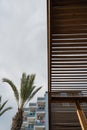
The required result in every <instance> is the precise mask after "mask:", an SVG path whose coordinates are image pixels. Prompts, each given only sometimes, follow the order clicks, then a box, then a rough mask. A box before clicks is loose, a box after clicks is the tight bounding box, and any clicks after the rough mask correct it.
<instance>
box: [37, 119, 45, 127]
mask: <svg viewBox="0 0 87 130" xmlns="http://www.w3.org/2000/svg"><path fill="white" fill-rule="evenodd" d="M35 126H43V127H45V121H44V120H37V121H36V122H35Z"/></svg>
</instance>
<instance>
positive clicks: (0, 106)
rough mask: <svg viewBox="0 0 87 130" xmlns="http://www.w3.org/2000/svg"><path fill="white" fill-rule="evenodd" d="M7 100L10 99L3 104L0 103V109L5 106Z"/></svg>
mask: <svg viewBox="0 0 87 130" xmlns="http://www.w3.org/2000/svg"><path fill="white" fill-rule="evenodd" d="M7 102H8V100H6V101H5V102H4V103H3V104H2V105H0V111H1V110H2V109H3V108H4V106H5V105H6V103H7Z"/></svg>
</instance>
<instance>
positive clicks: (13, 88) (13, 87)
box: [3, 78, 19, 104]
mask: <svg viewBox="0 0 87 130" xmlns="http://www.w3.org/2000/svg"><path fill="white" fill-rule="evenodd" d="M3 82H6V83H8V84H9V85H10V87H11V88H12V90H13V92H14V96H15V98H16V101H17V104H19V93H18V90H17V87H16V86H15V85H14V83H13V82H12V81H11V80H9V79H7V78H3Z"/></svg>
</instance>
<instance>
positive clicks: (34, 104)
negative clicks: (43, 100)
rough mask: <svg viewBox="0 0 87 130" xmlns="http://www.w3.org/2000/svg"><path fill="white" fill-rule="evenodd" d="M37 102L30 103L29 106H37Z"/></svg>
mask: <svg viewBox="0 0 87 130" xmlns="http://www.w3.org/2000/svg"><path fill="white" fill-rule="evenodd" d="M36 106H37V105H36V103H29V107H36Z"/></svg>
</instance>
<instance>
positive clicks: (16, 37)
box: [0, 0, 47, 130]
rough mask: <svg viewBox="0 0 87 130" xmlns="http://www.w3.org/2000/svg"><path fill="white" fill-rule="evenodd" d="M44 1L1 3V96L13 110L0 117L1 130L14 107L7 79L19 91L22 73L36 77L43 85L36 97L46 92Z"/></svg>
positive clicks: (7, 0) (1, 0)
mask: <svg viewBox="0 0 87 130" xmlns="http://www.w3.org/2000/svg"><path fill="white" fill-rule="evenodd" d="M46 30H47V28H46V0H0V95H1V96H2V102H4V101H5V100H7V99H8V100H9V101H8V103H7V105H6V107H8V106H12V107H13V109H12V110H10V111H9V112H6V113H5V114H4V115H3V116H1V117H0V130H10V128H11V123H12V118H13V116H14V115H15V113H16V111H17V104H16V101H15V98H14V95H13V92H12V90H11V88H10V87H9V85H7V84H6V83H3V82H2V78H4V77H5V78H9V79H10V80H12V81H13V82H14V84H16V86H18V89H19V88H20V78H21V75H22V73H23V72H26V73H27V74H32V73H33V74H36V79H35V85H36V86H38V87H39V86H43V87H42V89H41V90H40V91H39V92H38V94H37V95H36V96H35V97H34V99H33V100H32V102H35V101H36V98H37V96H44V93H45V91H47V31H46Z"/></svg>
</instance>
